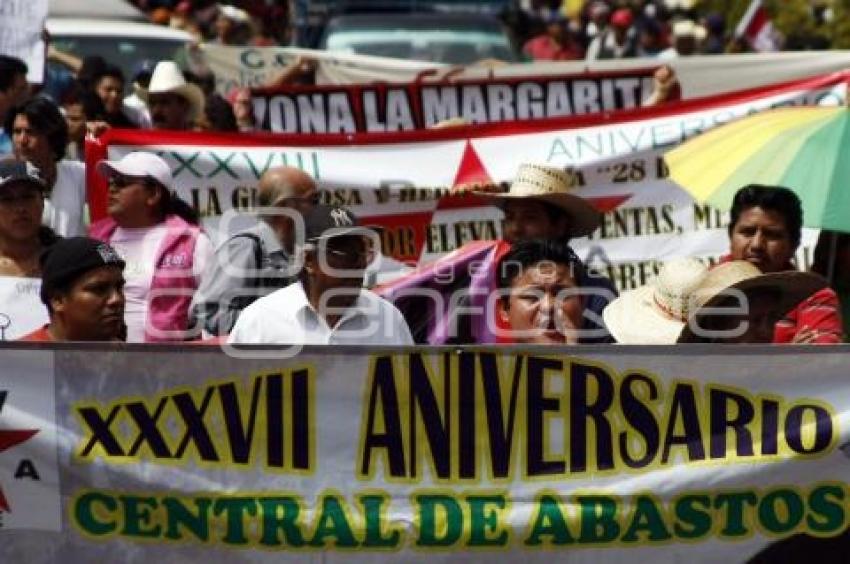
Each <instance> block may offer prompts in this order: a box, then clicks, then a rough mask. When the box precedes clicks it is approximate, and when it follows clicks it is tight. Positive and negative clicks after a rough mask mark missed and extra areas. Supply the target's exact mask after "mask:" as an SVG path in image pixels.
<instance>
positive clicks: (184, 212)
mask: <svg viewBox="0 0 850 564" xmlns="http://www.w3.org/2000/svg"><path fill="white" fill-rule="evenodd" d="M148 182H149V185H151V186H155V187H156V188H157V189H158V190H159V193H160V200H159V214H160V215H159V217H160V221H165V218H166V217H168V216H169V215H176V216H178V217H179V218H181V219H182V220H183V221H185V222H186V223H189V224H190V225H200V223H201V219H200V216H198V212H196V211H195V208H193V207H192V206H190V205H189V203H188V202H186V200H183V199H182V198H180V197H179V196H177V194H175V193H174V192H172V191H171V190H169V189H168V188H166V187H165V186H163V185H162V184H160V183H159V182H157V181H156V180H153V179H149V180H148Z"/></svg>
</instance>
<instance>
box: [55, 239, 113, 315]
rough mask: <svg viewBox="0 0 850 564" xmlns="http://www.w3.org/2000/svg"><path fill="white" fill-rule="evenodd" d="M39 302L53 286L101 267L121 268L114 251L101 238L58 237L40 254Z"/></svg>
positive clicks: (61, 285)
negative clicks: (57, 239) (99, 239)
mask: <svg viewBox="0 0 850 564" xmlns="http://www.w3.org/2000/svg"><path fill="white" fill-rule="evenodd" d="M40 260H41V301H42V302H43V303H45V304H47V302H48V301H49V300H50V296H51V295H52V293H53V290H54V289H55V288H61V287H63V286H66V285H67V284H68V283H71V282H73V281H74V280H76V279H77V278H79V277H80V276H82V275H83V274H85V273H86V272H89V271H90V270H94V269H95V268H100V267H101V266H117V267H119V268H121V269H123V268H124V261H123V260H122V259H121V257H120V256H119V255H118V253H117V252H116V251H115V249H113V248H112V247H110V246H109V245H108V244H106V243H104V242H103V241H98V240H96V239H90V238H88V237H68V238H67V239H60V240H59V241H58V242H56V244H54V245H52V246H51V247H48V249H47V250H46V251H44V252H43V253H42V254H41V259H40Z"/></svg>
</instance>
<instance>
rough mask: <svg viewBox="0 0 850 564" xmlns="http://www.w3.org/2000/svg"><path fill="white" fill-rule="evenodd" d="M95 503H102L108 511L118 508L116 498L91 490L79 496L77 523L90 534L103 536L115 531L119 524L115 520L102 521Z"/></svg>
mask: <svg viewBox="0 0 850 564" xmlns="http://www.w3.org/2000/svg"><path fill="white" fill-rule="evenodd" d="M95 503H98V504H100V505H102V506H103V507H104V508H105V509H106V511H107V512H109V513H112V512H114V511H115V510H116V509H118V502H117V501H115V498H114V497H112V496H108V495H106V494H102V493H98V492H89V493H87V494H83V495H81V496H80V497H78V498H77V502H76V503H75V504H74V518H75V520H76V521H77V525H79V526H80V528H81V529H82V530H83V531H85V532H87V533H88V534H90V535H95V536H103V535H108V534H109V533H114V532H115V529H117V528H118V526H117V525H116V524H115V521H101V520H98V519H97V517H96V516H95V512H96V509H95V507H94V505H95Z"/></svg>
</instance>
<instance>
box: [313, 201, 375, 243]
mask: <svg viewBox="0 0 850 564" xmlns="http://www.w3.org/2000/svg"><path fill="white" fill-rule="evenodd" d="M304 228H305V239H306V241H307V242H308V243H315V242H317V241H320V240H322V239H330V238H332V237H343V236H345V235H367V234H368V233H370V229H368V228H366V227H363V226H361V225H360V221H359V220H358V219H357V216H356V215H354V214H353V213H351V211H349V210H348V209H346V208H343V207H339V206H327V205H324V204H319V205H316V206H314V207H313V209H312V210H310V211H309V212H308V213H307V214H306V215H305V216H304Z"/></svg>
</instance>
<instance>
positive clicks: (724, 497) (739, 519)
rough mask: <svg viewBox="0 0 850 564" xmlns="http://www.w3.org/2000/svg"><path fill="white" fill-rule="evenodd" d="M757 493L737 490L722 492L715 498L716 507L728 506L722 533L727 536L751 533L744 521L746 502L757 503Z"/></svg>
mask: <svg viewBox="0 0 850 564" xmlns="http://www.w3.org/2000/svg"><path fill="white" fill-rule="evenodd" d="M756 501H757V498H756V494H754V493H753V492H736V493H728V494H720V495H718V496H717V497H716V498H715V500H714V507H716V508H717V509H721V508H722V507H723V506H724V505H725V506H726V519H725V523H726V524H725V525H724V527H723V529H722V530H721V531H720V534H721V535H722V536H725V537H740V536H744V535H746V534H747V533H749V529H747V524H746V523H745V522H744V504H745V503H747V504H749V505H755V504H756Z"/></svg>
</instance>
